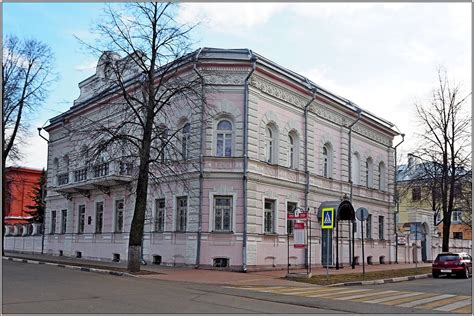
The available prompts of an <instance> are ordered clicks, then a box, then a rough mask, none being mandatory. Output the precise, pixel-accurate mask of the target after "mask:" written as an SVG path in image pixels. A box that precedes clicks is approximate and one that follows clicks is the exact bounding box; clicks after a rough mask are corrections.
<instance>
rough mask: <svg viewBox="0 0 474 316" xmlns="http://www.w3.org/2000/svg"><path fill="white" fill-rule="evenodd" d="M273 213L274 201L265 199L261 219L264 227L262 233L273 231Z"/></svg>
mask: <svg viewBox="0 0 474 316" xmlns="http://www.w3.org/2000/svg"><path fill="white" fill-rule="evenodd" d="M274 213H275V201H274V200H267V199H266V200H265V211H264V219H263V224H264V228H263V231H264V233H274V232H275V230H274V227H273V226H274V225H273V219H274V215H275V214H274Z"/></svg>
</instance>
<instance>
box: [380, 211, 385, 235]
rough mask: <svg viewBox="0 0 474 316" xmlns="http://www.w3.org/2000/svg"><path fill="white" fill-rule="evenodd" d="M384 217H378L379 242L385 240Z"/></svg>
mask: <svg viewBox="0 0 474 316" xmlns="http://www.w3.org/2000/svg"><path fill="white" fill-rule="evenodd" d="M384 220H385V217H384V216H383V215H379V240H385V237H384V236H385V223H384Z"/></svg>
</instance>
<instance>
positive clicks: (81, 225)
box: [77, 205, 86, 234]
mask: <svg viewBox="0 0 474 316" xmlns="http://www.w3.org/2000/svg"><path fill="white" fill-rule="evenodd" d="M85 220H86V206H85V205H79V228H78V231H77V232H78V233H79V234H82V233H84V224H85Z"/></svg>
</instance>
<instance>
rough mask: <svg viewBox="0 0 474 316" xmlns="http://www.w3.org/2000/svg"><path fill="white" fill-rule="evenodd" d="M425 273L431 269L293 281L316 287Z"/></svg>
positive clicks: (333, 275)
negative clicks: (315, 285) (316, 285)
mask: <svg viewBox="0 0 474 316" xmlns="http://www.w3.org/2000/svg"><path fill="white" fill-rule="evenodd" d="M427 273H431V267H420V268H409V269H396V270H386V271H370V272H365V277H364V276H363V275H362V273H348V274H329V279H328V280H326V275H325V274H324V275H314V276H313V277H311V278H310V279H308V278H296V279H294V280H295V281H298V282H306V283H312V284H318V285H330V284H336V283H343V282H357V281H372V280H384V279H391V278H398V277H404V276H412V275H419V274H427Z"/></svg>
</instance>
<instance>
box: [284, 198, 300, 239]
mask: <svg viewBox="0 0 474 316" xmlns="http://www.w3.org/2000/svg"><path fill="white" fill-rule="evenodd" d="M297 206H298V204H296V203H294V202H288V203H287V204H286V213H287V214H295V209H296V207H297ZM287 217H288V215H287ZM293 222H294V221H290V220H288V219H287V220H286V233H287V234H289V235H291V234H293Z"/></svg>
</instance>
